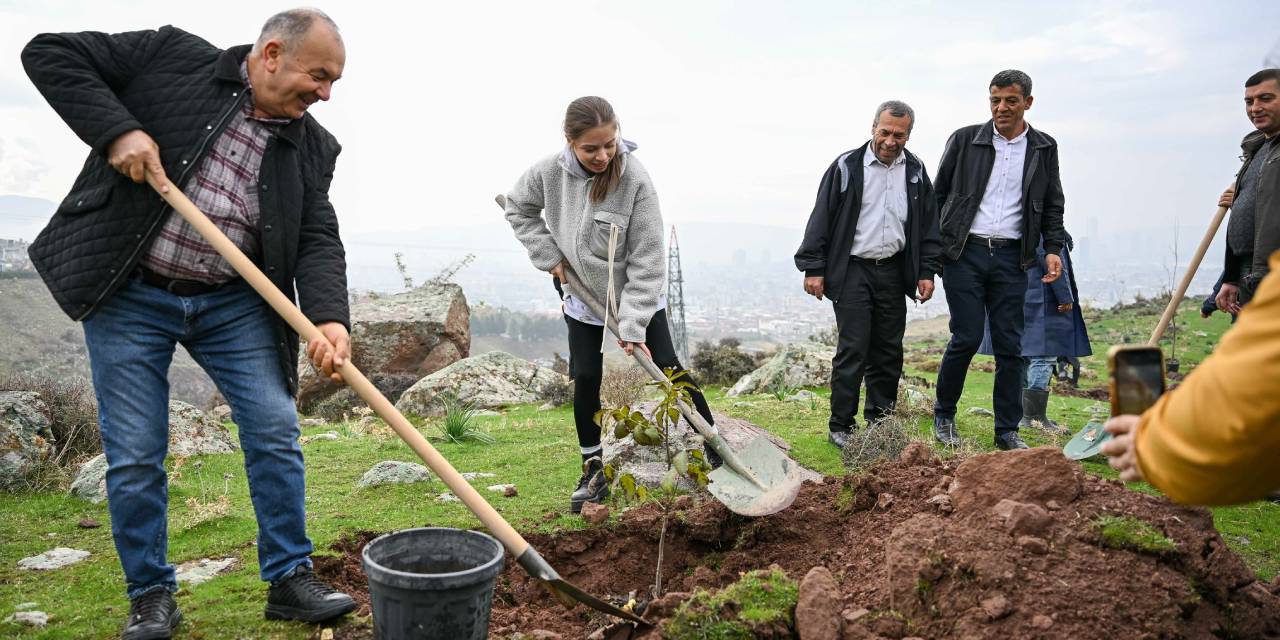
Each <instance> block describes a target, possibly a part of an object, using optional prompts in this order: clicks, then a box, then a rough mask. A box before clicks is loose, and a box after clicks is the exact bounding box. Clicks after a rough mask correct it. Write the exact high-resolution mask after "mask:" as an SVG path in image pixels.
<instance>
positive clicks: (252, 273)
mask: <svg viewBox="0 0 1280 640" xmlns="http://www.w3.org/2000/svg"><path fill="white" fill-rule="evenodd" d="M147 182H148V183H150V184H151V186H152V188H154V189H155V190H156V191H157V192H158V193H159V194H160V196H161V197H162V198H164V200H165V202H167V203H169V206H171V207H173V210H174V211H177V212H178V215H181V216H182V217H183V219H185V220H186V221H187V222H188V223H190V224H191V226H192V227H195V230H196V231H197V232H198V233H199V234H200V235H201V236H202V237H203V238H204V239H205V240H206V241H208V242H209V244H210V245H213V248H214V249H215V250H217V252H218V253H219V254H221V255H222V257H223V258H226V259H227V262H230V263H231V266H232V267H233V268H234V269H235V270H236V273H239V274H240V276H241V277H243V278H244V279H245V281H247V282H248V283H249V286H251V287H253V289H254V291H257V292H258V294H259V295H261V296H262V297H263V299H265V300H266V301H267V304H269V305H271V308H273V309H275V310H276V313H279V314H280V316H281V317H282V318H284V320H285V322H288V323H289V326H291V327H293V330H294V331H297V332H298V335H300V336H302V337H303V338H305V339H306V340H308V341H311V340H324V341H325V342H327V339H326V338H325V337H324V335H323V334H322V333H320V330H319V329H317V328H316V326H315V325H314V324H312V322H311V321H310V320H308V319H307V317H306V316H304V315H302V312H301V311H299V310H298V308H297V307H296V306H294V304H293V302H292V301H290V300H289V299H288V298H287V297H285V295H284V293H282V292H281V291H280V289H279V288H277V287H276V286H275V285H274V284H272V282H271V280H269V279H267V276H266V275H265V274H263V273H262V270H261V269H259V268H258V266H257V265H255V264H253V261H251V260H249V258H248V256H246V255H244V253H243V252H242V251H240V248H239V247H237V246H236V245H235V244H234V243H232V242H231V240H230V239H229V238H227V236H226V235H225V234H223V233H222V231H221V230H220V229H218V227H216V226H214V224H213V222H211V221H210V220H209V218H208V217H206V216H205V215H204V213H203V212H201V211H200V209H199V208H198V207H196V206H195V204H193V203H192V202H191V200H189V199H188V198H187V196H185V195H183V193H182V191H181V190H180V189H178V187H177V185H175V184H173V183H172V182H169V181H168V180H161V179H157V178H156V177H155V176H154V175H152V174H150V173H148V174H147ZM163 186H168V187H169V189H168V191H167V192H165V191H162V190H161V188H162V187H163ZM330 347H332V345H330ZM337 370H338V372H339V373H341V374H342V377H343V379H344V380H346V382H347V384H348V385H350V386H351V388H352V389H354V390H355V392H356V393H357V394H359V396H360V397H361V398H362V399H363V400H364V401H365V402H366V403H368V404H369V407H370V408H371V409H373V411H374V412H375V413H377V414H378V416H379V417H381V418H382V419H383V420H385V421H386V423H387V424H389V425H391V428H392V429H393V430H395V432H396V435H398V436H400V439H401V440H404V442H405V444H407V445H409V448H411V449H413V451H414V453H416V454H418V457H419V458H422V461H423V462H425V463H427V466H428V467H430V468H431V470H432V471H434V472H435V474H436V475H437V476H439V477H440V480H442V481H443V482H444V484H445V486H447V487H449V490H451V491H453V494H454V495H455V496H458V498H459V499H460V500H462V503H463V504H465V505H466V506H467V508H468V509H470V510H471V513H474V514H475V515H476V517H477V518H479V519H480V522H482V523H483V524H484V526H485V527H487V528H488V529H489V531H490V532H491V533H493V535H494V536H496V537H497V538H498V540H500V541H501V542H502V545H503V546H504V547H506V548H507V551H509V552H510V553H511V555H512V557H514V558H519V557H520V556H521V555H522V554H524V552H525V550H526V549H528V548H529V543H528V542H526V541H525V539H524V537H523V536H521V535H520V534H519V533H518V532H517V531H516V530H515V529H514V528H512V526H511V525H510V524H509V523H508V522H507V521H506V519H504V518H503V517H502V516H501V515H500V514H499V513H498V512H497V510H495V509H494V508H493V505H490V504H489V503H488V501H486V500H485V499H484V498H483V497H482V496H481V495H480V494H479V493H478V492H477V491H476V490H475V488H474V487H472V486H471V484H470V483H469V482H467V481H466V479H464V478H463V477H462V474H460V473H458V471H457V470H456V469H454V468H453V465H451V464H449V461H448V460H445V459H444V456H442V455H440V452H439V451H436V448H435V447H433V446H431V443H430V442H427V439H426V438H424V437H422V434H421V433H418V430H417V429H415V428H414V427H413V425H412V424H410V423H409V421H408V420H406V419H405V417H404V416H403V415H401V414H400V412H399V411H397V410H396V408H395V405H393V404H391V401H390V400H387V398H386V396H384V395H382V393H381V392H380V391H378V389H377V387H375V386H373V383H372V382H369V379H368V378H366V377H365V376H364V374H363V373H361V372H360V370H359V369H357V368H356V366H355V364H353V363H351V362H350V361H347V363H346V364H344V365H342V366H340V367H337Z"/></svg>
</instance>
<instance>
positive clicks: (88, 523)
mask: <svg viewBox="0 0 1280 640" xmlns="http://www.w3.org/2000/svg"><path fill="white" fill-rule="evenodd" d="M76 526H77V527H80V528H81V529H97V528H98V527H101V526H102V523H101V522H98V521H97V520H94V519H93V518H83V519H81V520H80V522H77V523H76Z"/></svg>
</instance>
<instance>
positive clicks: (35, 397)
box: [0, 391, 53, 490]
mask: <svg viewBox="0 0 1280 640" xmlns="http://www.w3.org/2000/svg"><path fill="white" fill-rule="evenodd" d="M46 410H47V409H46V407H45V404H44V402H43V401H42V400H41V399H40V394H38V393H36V392H34V391H3V392H0V489H7V490H12V489H18V488H21V487H22V486H23V485H24V483H25V482H26V479H27V474H29V473H30V472H31V471H32V470H33V469H34V468H35V466H36V465H37V464H38V463H39V462H41V461H43V460H46V459H48V457H49V456H50V454H52V453H53V432H52V431H51V430H50V424H49V418H47V417H46V416H45V411H46Z"/></svg>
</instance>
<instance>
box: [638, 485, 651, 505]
mask: <svg viewBox="0 0 1280 640" xmlns="http://www.w3.org/2000/svg"><path fill="white" fill-rule="evenodd" d="M636 498H637V499H639V500H640V501H641V502H643V501H645V500H648V499H649V488H648V487H646V486H644V485H639V486H637V487H636Z"/></svg>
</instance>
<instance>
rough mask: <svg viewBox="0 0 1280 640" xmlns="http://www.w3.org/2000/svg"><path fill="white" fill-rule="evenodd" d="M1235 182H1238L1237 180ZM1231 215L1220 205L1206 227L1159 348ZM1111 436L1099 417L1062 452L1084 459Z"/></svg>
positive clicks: (1155, 335) (1158, 332) (1156, 334)
mask: <svg viewBox="0 0 1280 640" xmlns="http://www.w3.org/2000/svg"><path fill="white" fill-rule="evenodd" d="M1233 184H1234V183H1233ZM1226 216H1227V207H1218V211H1217V212H1216V213H1214V214H1213V219H1211V220H1210V221H1209V228H1208V229H1206V230H1205V232H1204V237H1203V238H1201V239H1200V246H1199V247H1196V253H1195V255H1194V256H1192V258H1191V262H1190V263H1188V264H1187V271H1186V273H1184V274H1182V282H1179V283H1178V289H1177V290H1176V291H1174V292H1173V295H1171V296H1169V304H1168V305H1166V306H1165V308H1164V313H1163V314H1161V315H1160V322H1158V323H1156V328H1155V329H1154V330H1152V331H1151V338H1150V339H1149V340H1147V344H1148V345H1149V346H1152V347H1155V346H1158V345H1159V344H1160V338H1162V337H1164V331H1165V329H1168V328H1169V323H1170V322H1172V321H1173V317H1174V315H1176V314H1177V312H1178V305H1179V304H1181V303H1182V298H1183V296H1186V295H1187V289H1188V288H1189V287H1190V286H1191V280H1192V278H1195V277H1196V271H1198V270H1199V269H1200V261H1201V260H1204V254H1205V253H1207V252H1208V251H1209V245H1210V244H1213V237H1214V236H1216V235H1218V227H1221V226H1222V219H1223V218H1225V217H1226ZM1110 439H1111V434H1110V433H1108V432H1107V430H1106V429H1103V428H1102V421H1100V420H1098V418H1097V416H1094V419H1092V420H1090V421H1089V424H1086V425H1085V426H1084V428H1083V429H1081V430H1080V431H1079V432H1077V433H1076V435H1075V437H1073V438H1071V440H1070V441H1068V442H1067V445H1066V446H1065V447H1063V448H1062V454H1063V455H1065V456H1066V457H1068V458H1071V459H1072V460H1084V459H1085V458H1091V457H1093V456H1096V455H1098V454H1099V453H1100V452H1101V451H1102V443H1104V442H1106V441H1107V440H1110Z"/></svg>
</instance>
